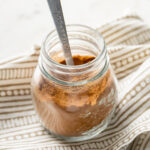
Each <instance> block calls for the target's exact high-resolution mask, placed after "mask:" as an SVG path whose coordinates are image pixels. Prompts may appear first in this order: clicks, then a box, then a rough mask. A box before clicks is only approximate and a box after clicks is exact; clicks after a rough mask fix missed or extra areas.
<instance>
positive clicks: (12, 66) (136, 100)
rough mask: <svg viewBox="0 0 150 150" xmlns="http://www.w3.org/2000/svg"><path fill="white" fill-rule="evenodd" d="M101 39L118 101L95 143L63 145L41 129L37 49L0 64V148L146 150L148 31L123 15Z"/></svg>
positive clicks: (149, 141)
mask: <svg viewBox="0 0 150 150" xmlns="http://www.w3.org/2000/svg"><path fill="white" fill-rule="evenodd" d="M97 30H98V31H99V32H100V33H101V34H102V35H103V37H104V38H105V41H106V44H107V49H108V51H109V55H110V60H111V64H112V67H113V69H114V72H115V74H116V77H117V79H118V81H119V82H118V84H119V85H118V86H119V88H118V90H119V99H118V101H117V108H116V111H115V115H114V117H113V118H112V121H111V123H110V125H109V126H108V128H107V129H106V130H105V131H104V132H102V133H101V134H100V135H99V136H97V137H95V138H94V139H91V140H88V141H83V142H74V143H73V142H72V143H69V142H66V141H62V140H58V139H56V138H55V137H54V136H52V135H50V134H48V132H47V131H46V130H45V129H44V128H43V127H42V126H41V124H40V122H39V119H38V117H37V115H36V113H35V111H34V108H33V104H32V99H31V91H30V81H31V77H32V74H33V72H34V69H35V67H36V65H37V61H38V56H39V52H40V47H39V46H36V47H35V48H34V50H32V52H30V54H26V55H22V56H19V57H16V58H13V59H9V60H6V61H3V62H0V149H2V150H3V149H8V150H9V149H10V150H22V149H44V150H149V149H150V27H149V26H148V25H146V24H145V23H144V21H143V20H142V19H141V18H140V17H139V16H137V15H127V16H124V17H121V18H118V19H116V20H114V21H111V22H109V23H107V24H105V25H103V26H101V27H100V28H98V29H97Z"/></svg>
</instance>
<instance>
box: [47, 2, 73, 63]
mask: <svg viewBox="0 0 150 150" xmlns="http://www.w3.org/2000/svg"><path fill="white" fill-rule="evenodd" d="M47 1H48V5H49V8H50V11H51V14H52V17H53V20H54V24H55V27H56V30H57V33H58V36H59V39H60V41H61V44H62V47H63V53H64V57H65V61H66V64H67V65H74V62H73V59H72V54H71V50H70V45H69V40H68V35H67V31H66V26H65V21H64V17H63V12H62V7H61V3H60V0H47Z"/></svg>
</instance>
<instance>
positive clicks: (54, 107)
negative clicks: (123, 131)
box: [32, 35, 117, 141]
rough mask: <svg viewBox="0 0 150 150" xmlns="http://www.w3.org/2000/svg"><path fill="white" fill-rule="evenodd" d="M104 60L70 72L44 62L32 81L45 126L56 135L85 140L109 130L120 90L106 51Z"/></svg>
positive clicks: (35, 100)
mask: <svg viewBox="0 0 150 150" xmlns="http://www.w3.org/2000/svg"><path fill="white" fill-rule="evenodd" d="M71 37H72V36H71ZM76 37H77V36H76ZM80 37H82V35H80ZM78 38H79V37H78ZM84 38H85V35H84ZM86 39H87V38H86ZM82 40H83V39H82ZM76 43H77V42H76ZM84 44H85V43H84ZM77 45H80V47H81V45H82V44H79V43H77ZM78 49H79V47H78ZM90 49H91V48H90ZM82 50H83V46H82ZM42 53H43V52H42ZM101 53H102V52H101ZM52 54H53V53H52ZM57 54H58V55H59V53H57ZM79 54H80V55H81V53H80V52H79V53H78V55H79ZM41 55H42V54H41ZM75 55H77V50H76V54H75ZM83 55H84V56H88V55H89V51H87V49H84V53H83ZM91 55H92V54H91ZM102 56H103V55H101V58H102ZM44 57H45V56H44ZM95 57H96V58H97V56H95ZM101 58H99V59H97V60H96V61H95V62H94V61H91V63H88V64H87V65H79V66H75V67H71V66H70V68H69V67H68V68H67V69H66V68H65V65H59V64H54V65H56V66H55V68H54V67H51V64H52V63H53V62H50V64H47V63H45V64H44V63H43V62H44V60H43V59H42V58H41V59H40V61H39V65H38V66H37V68H36V70H35V72H34V75H33V78H32V97H33V101H34V105H35V109H36V111H37V113H38V115H39V118H40V120H41V123H42V124H43V126H44V127H45V128H46V129H47V130H48V131H50V132H51V133H52V134H55V135H56V136H59V137H62V138H63V139H66V140H68V141H81V140H86V139H90V138H92V137H94V136H96V135H97V134H99V133H100V132H102V131H103V130H104V129H105V128H106V127H107V125H108V123H109V122H110V119H111V117H112V115H113V112H114V110H115V101H116V99H117V90H116V83H115V77H114V74H113V72H112V70H111V67H110V64H109V59H108V56H107V53H106V49H105V50H104V56H103V59H101ZM57 59H60V57H59V56H56V55H55V58H54V59H53V60H55V61H57ZM100 59H101V61H100ZM42 60H43V61H42ZM45 62H47V61H45ZM51 68H53V69H51Z"/></svg>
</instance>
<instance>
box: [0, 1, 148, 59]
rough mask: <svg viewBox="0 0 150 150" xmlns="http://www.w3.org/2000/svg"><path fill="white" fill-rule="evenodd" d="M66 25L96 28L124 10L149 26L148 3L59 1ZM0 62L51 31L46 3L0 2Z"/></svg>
mask: <svg viewBox="0 0 150 150" xmlns="http://www.w3.org/2000/svg"><path fill="white" fill-rule="evenodd" d="M61 2H62V6H63V11H64V16H65V20H66V24H73V23H75V24H85V25H88V26H91V27H93V28H95V27H99V26H100V25H101V24H104V23H105V22H107V21H110V20H112V19H114V18H116V17H118V16H121V15H123V13H125V12H127V11H128V10H131V11H136V12H138V13H140V14H141V15H142V17H144V19H145V20H146V21H147V22H148V23H150V19H149V14H150V9H149V8H150V0H61ZM0 18H1V21H0V60H3V59H5V58H8V57H11V56H15V55H18V54H20V53H24V52H27V51H29V50H31V48H32V47H33V45H34V44H41V42H42V40H43V38H44V37H45V35H46V34H47V33H48V32H49V31H50V30H52V29H53V28H54V25H53V21H52V18H51V15H50V12H49V9H48V6H47V1H46V0H0Z"/></svg>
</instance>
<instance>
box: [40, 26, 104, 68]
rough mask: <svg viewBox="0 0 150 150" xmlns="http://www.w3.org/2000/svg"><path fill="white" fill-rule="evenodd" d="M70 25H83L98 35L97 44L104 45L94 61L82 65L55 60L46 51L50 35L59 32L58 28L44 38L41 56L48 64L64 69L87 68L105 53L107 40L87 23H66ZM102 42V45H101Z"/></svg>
mask: <svg viewBox="0 0 150 150" xmlns="http://www.w3.org/2000/svg"><path fill="white" fill-rule="evenodd" d="M69 27H82V28H84V29H87V30H90V31H92V32H93V33H94V34H95V35H96V37H97V41H98V42H97V45H98V47H102V48H101V49H100V48H99V51H100V53H99V54H98V55H97V56H96V57H95V59H93V60H92V61H90V62H88V63H85V64H82V65H64V64H60V63H58V62H57V61H54V60H53V59H52V58H51V57H50V56H49V55H48V53H47V51H46V42H47V39H48V37H49V36H50V35H52V34H53V33H55V32H57V31H56V29H53V30H52V31H51V32H50V33H49V34H48V35H47V36H46V37H45V39H44V41H43V44H42V50H41V56H42V59H43V60H44V61H45V62H46V63H47V64H53V65H54V66H56V67H61V68H62V69H82V68H86V67H88V66H90V65H92V64H94V63H95V62H97V61H98V60H99V59H100V58H101V57H102V56H103V54H104V53H105V51H106V45H105V41H104V39H103V37H102V35H101V34H100V33H99V32H98V31H97V30H95V29H93V28H91V27H88V26H86V25H79V24H69V25H66V28H69ZM101 43H102V45H101Z"/></svg>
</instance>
